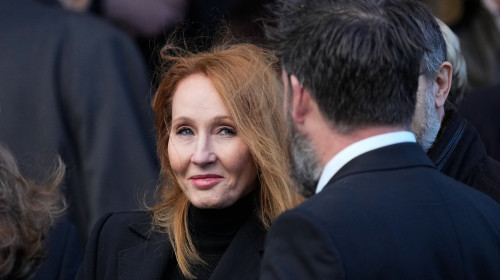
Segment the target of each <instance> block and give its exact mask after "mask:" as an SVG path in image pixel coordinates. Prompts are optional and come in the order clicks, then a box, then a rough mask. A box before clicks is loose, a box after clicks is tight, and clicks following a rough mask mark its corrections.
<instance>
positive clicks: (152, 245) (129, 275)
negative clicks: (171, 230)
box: [118, 215, 173, 280]
mask: <svg viewBox="0 0 500 280" xmlns="http://www.w3.org/2000/svg"><path fill="white" fill-rule="evenodd" d="M129 228H130V230H132V231H133V232H135V233H136V234H137V235H138V239H139V241H138V242H137V243H136V244H134V246H131V247H130V248H127V249H125V250H122V251H120V253H119V265H118V269H119V271H118V279H123V280H129V279H130V280H137V279H148V280H161V279H162V278H163V276H164V275H165V270H166V269H167V264H168V263H170V260H171V258H173V249H172V246H171V245H170V242H169V240H168V236H167V234H164V233H158V232H155V231H152V230H151V217H150V215H147V216H141V219H140V220H136V221H132V223H131V224H130V225H129Z"/></svg>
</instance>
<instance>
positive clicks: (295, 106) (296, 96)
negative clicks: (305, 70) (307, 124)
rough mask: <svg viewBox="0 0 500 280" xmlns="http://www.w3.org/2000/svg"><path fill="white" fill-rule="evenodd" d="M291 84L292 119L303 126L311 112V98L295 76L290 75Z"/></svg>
mask: <svg viewBox="0 0 500 280" xmlns="http://www.w3.org/2000/svg"><path fill="white" fill-rule="evenodd" d="M290 84H291V87H292V108H291V109H292V118H293V120H294V121H295V122H296V123H298V124H302V123H304V121H305V116H306V115H307V114H308V112H309V111H310V102H311V101H312V100H311V96H310V95H309V91H307V90H306V89H305V88H304V87H303V86H302V84H301V83H300V82H299V80H298V79H297V77H296V76H295V75H290Z"/></svg>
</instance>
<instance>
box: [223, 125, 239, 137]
mask: <svg viewBox="0 0 500 280" xmlns="http://www.w3.org/2000/svg"><path fill="white" fill-rule="evenodd" d="M219 134H220V135H223V136H234V135H236V131H235V130H234V129H232V128H229V127H222V128H221V129H220V130H219Z"/></svg>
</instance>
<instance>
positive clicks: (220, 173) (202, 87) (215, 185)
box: [168, 74, 257, 208]
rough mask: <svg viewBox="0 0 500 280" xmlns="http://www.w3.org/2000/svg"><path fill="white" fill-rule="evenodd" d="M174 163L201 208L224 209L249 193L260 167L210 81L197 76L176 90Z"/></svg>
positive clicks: (186, 191) (171, 152)
mask: <svg viewBox="0 0 500 280" xmlns="http://www.w3.org/2000/svg"><path fill="white" fill-rule="evenodd" d="M169 138H170V139H169V142H168V154H169V161H170V165H171V166H172V169H173V172H174V174H175V177H176V179H177V182H178V183H179V185H180V187H181V189H182V191H183V192H184V194H185V195H186V196H187V198H188V199H189V201H190V202H191V203H192V204H193V205H194V206H196V207H198V208H225V207H228V206H231V205H232V204H234V203H235V202H236V201H237V200H238V199H240V198H241V197H243V196H245V195H246V194H248V193H249V192H251V191H252V190H253V189H254V188H255V186H256V182H257V169H256V166H255V164H254V161H253V159H252V155H251V154H250V150H249V149H248V146H247V145H246V143H245V142H244V141H243V139H242V138H241V137H240V136H239V135H238V131H236V128H235V124H234V122H233V120H232V118H231V116H230V115H229V113H228V111H227V110H226V108H225V106H224V104H223V103H222V100H221V99H220V97H219V94H218V92H217V91H216V90H215V88H214V87H213V85H212V82H211V81H210V79H208V78H207V77H206V76H205V75H203V74H193V75H190V76H188V77H187V78H185V79H183V80H182V81H181V82H180V83H179V84H178V86H177V89H176V91H175V92H174V98H173V101H172V127H171V131H170V135H169Z"/></svg>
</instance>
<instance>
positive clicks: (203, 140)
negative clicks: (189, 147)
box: [191, 136, 217, 165]
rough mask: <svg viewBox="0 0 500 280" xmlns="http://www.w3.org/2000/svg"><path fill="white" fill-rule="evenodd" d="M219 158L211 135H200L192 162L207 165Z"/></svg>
mask: <svg viewBox="0 0 500 280" xmlns="http://www.w3.org/2000/svg"><path fill="white" fill-rule="evenodd" d="M216 160H217V156H216V155H215V153H214V151H213V148H212V144H211V141H210V137H209V136H208V137H199V138H198V141H197V143H196V149H195V151H194V153H193V155H192V157H191V162H192V163H194V164H196V165H207V164H210V163H213V162H215V161H216Z"/></svg>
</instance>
